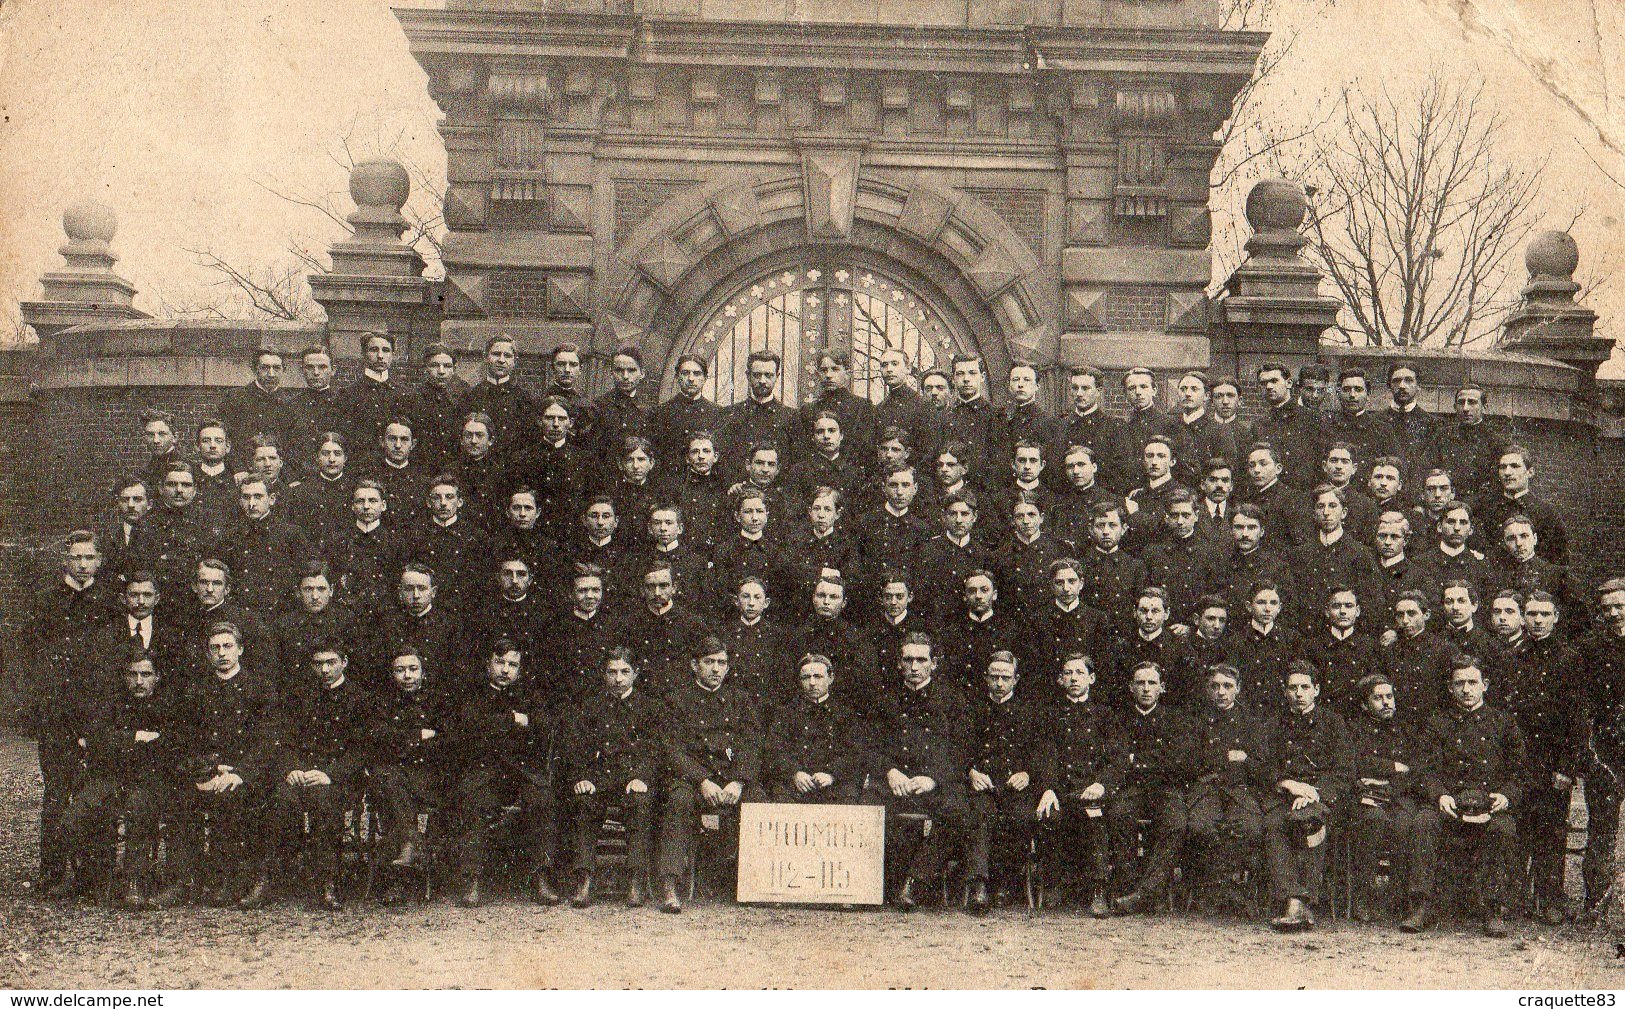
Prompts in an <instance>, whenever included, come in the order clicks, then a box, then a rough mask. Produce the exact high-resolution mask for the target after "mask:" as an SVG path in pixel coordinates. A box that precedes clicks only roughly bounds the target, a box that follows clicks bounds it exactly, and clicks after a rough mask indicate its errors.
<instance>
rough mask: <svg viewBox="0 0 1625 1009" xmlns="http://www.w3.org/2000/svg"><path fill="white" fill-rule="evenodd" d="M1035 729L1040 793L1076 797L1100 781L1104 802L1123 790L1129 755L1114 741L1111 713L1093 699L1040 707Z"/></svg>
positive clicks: (1118, 728) (1115, 725)
mask: <svg viewBox="0 0 1625 1009" xmlns="http://www.w3.org/2000/svg"><path fill="white" fill-rule="evenodd" d="M1034 728H1035V729H1037V730H1038V738H1037V743H1038V747H1039V755H1038V760H1039V763H1040V766H1039V769H1038V773H1037V778H1038V780H1037V781H1036V782H1035V783H1034V784H1035V785H1036V786H1037V788H1038V790H1039V794H1040V795H1042V794H1043V793H1044V792H1046V791H1053V792H1054V793H1055V794H1056V795H1058V796H1067V795H1077V794H1078V793H1079V792H1081V791H1083V790H1084V789H1086V788H1088V787H1089V786H1090V785H1093V784H1095V783H1096V782H1099V783H1100V784H1101V785H1104V786H1105V787H1106V793H1105V795H1103V796H1101V798H1102V800H1104V799H1107V798H1110V797H1111V795H1112V793H1113V792H1115V791H1117V789H1118V788H1120V787H1121V786H1122V784H1123V776H1124V773H1125V771H1126V768H1127V763H1126V762H1127V756H1128V751H1127V750H1125V749H1123V743H1122V742H1121V740H1120V739H1119V736H1120V733H1121V726H1120V724H1119V716H1118V714H1117V711H1116V709H1114V708H1112V707H1111V706H1109V705H1106V704H1102V703H1101V702H1100V701H1098V700H1096V699H1094V698H1093V697H1090V698H1089V699H1088V700H1083V701H1073V700H1070V699H1068V698H1065V697H1063V698H1062V699H1060V700H1059V701H1055V702H1053V703H1051V704H1049V705H1047V706H1045V708H1044V709H1043V711H1042V712H1041V715H1040V721H1039V722H1038V723H1037V724H1036V725H1035V726H1034Z"/></svg>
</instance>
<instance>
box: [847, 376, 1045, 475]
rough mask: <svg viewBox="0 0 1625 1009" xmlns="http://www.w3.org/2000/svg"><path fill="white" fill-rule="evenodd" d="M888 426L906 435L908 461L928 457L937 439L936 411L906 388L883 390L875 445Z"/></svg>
mask: <svg viewBox="0 0 1625 1009" xmlns="http://www.w3.org/2000/svg"><path fill="white" fill-rule="evenodd" d="M888 427H900V428H902V429H903V430H904V431H906V432H908V445H909V448H910V450H911V452H910V458H912V459H914V460H916V461H918V460H921V459H929V458H931V453H932V451H934V450H935V448H936V439H937V431H936V411H934V410H933V409H932V408H931V405H930V404H929V403H927V402H926V401H925V399H924V397H922V396H921V395H920V394H919V392H918V391H916V390H914V389H911V388H909V387H908V386H907V385H900V386H898V387H897V388H895V389H887V390H886V398H884V399H882V400H881V401H880V403H879V405H877V406H876V407H875V423H874V429H875V430H874V440H875V442H876V443H877V444H878V443H879V441H880V438H881V436H882V435H883V434H885V433H886V428H888ZM842 430H843V431H844V430H845V428H844V427H843V428H842ZM1045 458H1048V456H1047V455H1046V456H1045Z"/></svg>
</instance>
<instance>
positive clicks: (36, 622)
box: [25, 578, 122, 721]
mask: <svg viewBox="0 0 1625 1009" xmlns="http://www.w3.org/2000/svg"><path fill="white" fill-rule="evenodd" d="M32 612H33V619H32V620H31V621H30V622H29V624H28V631H27V635H28V636H27V638H26V640H27V641H29V642H30V647H29V649H28V651H27V654H28V656H29V658H30V661H29V663H28V664H27V665H26V666H25V675H26V676H27V677H28V684H29V694H28V701H29V702H30V706H31V708H32V713H33V715H34V716H35V719H36V720H37V721H49V720H50V717H51V713H52V712H53V711H54V710H55V709H57V708H60V707H61V705H62V704H63V703H64V702H66V701H68V700H69V699H70V698H71V697H72V696H73V693H74V691H73V690H72V689H71V688H70V687H69V680H68V676H69V673H70V672H71V662H72V659H73V655H74V652H75V650H76V649H75V644H76V642H77V641H78V640H79V639H81V638H82V637H83V636H85V635H86V634H88V633H90V632H91V631H92V630H93V629H95V628H97V627H100V626H102V625H104V624H109V623H112V622H113V620H114V619H115V618H119V619H122V611H121V610H120V609H119V608H118V607H117V606H115V605H114V602H113V596H112V593H111V591H109V588H108V583H107V582H106V581H103V580H102V579H100V578H98V579H96V580H95V581H93V582H91V584H90V586H89V587H88V588H85V589H74V588H72V587H71V586H69V585H68V583H67V581H66V580H65V579H62V578H58V579H57V580H56V582H55V583H54V584H52V585H51V586H50V587H48V588H45V589H42V590H40V591H39V592H37V593H35V595H34V609H33V611H32Z"/></svg>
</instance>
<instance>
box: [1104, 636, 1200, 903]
mask: <svg viewBox="0 0 1625 1009" xmlns="http://www.w3.org/2000/svg"><path fill="white" fill-rule="evenodd" d="M1124 682H1126V684H1127V689H1126V690H1125V691H1124V694H1125V695H1126V696H1124V697H1122V698H1120V699H1118V700H1117V702H1116V703H1117V705H1118V719H1117V724H1118V736H1117V744H1116V745H1117V751H1118V753H1119V754H1120V757H1119V759H1120V760H1121V762H1122V773H1121V779H1120V782H1121V784H1120V785H1119V787H1117V788H1115V789H1114V790H1113V794H1112V796H1111V798H1110V800H1109V801H1108V802H1107V805H1106V827H1107V829H1108V830H1109V831H1110V833H1111V842H1112V874H1111V892H1112V895H1113V899H1112V909H1113V910H1114V911H1116V912H1117V913H1118V914H1134V913H1137V912H1140V911H1150V910H1152V909H1153V908H1154V907H1155V906H1156V904H1157V899H1158V898H1159V897H1160V896H1161V895H1162V893H1163V892H1164V890H1165V889H1166V888H1167V886H1168V885H1169V884H1170V883H1171V882H1173V870H1174V865H1175V862H1176V860H1177V857H1178V854H1179V850H1180V848H1181V847H1182V846H1183V845H1184V843H1185V833H1186V830H1187V827H1188V820H1187V813H1188V810H1187V809H1186V806H1185V803H1184V801H1183V795H1184V791H1185V788H1186V786H1187V785H1189V784H1190V774H1191V764H1190V751H1191V746H1192V745H1193V742H1194V739H1193V731H1194V723H1193V722H1192V720H1191V717H1190V715H1189V714H1187V713H1186V712H1185V711H1184V710H1183V709H1181V708H1179V707H1176V706H1174V705H1173V704H1172V703H1171V702H1170V701H1166V700H1164V692H1165V689H1166V686H1167V680H1165V679H1164V677H1163V670H1162V668H1161V667H1160V666H1158V665H1157V664H1156V663H1155V662H1141V663H1140V664H1139V665H1137V666H1135V668H1133V669H1131V670H1129V671H1128V675H1127V677H1126V680H1125V681H1124ZM1146 820H1149V821H1151V830H1150V834H1149V837H1147V838H1146V839H1145V843H1144V854H1143V855H1142V854H1141V850H1142V848H1141V838H1140V823H1141V822H1142V821H1146Z"/></svg>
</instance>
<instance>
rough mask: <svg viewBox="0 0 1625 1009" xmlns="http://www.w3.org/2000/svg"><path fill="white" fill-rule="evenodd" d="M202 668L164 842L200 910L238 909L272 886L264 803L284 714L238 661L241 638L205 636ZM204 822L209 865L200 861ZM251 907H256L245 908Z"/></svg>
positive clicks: (226, 627) (266, 681)
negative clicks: (176, 807) (174, 806)
mask: <svg viewBox="0 0 1625 1009" xmlns="http://www.w3.org/2000/svg"><path fill="white" fill-rule="evenodd" d="M204 640H205V646H204V654H205V656H206V667H205V669H203V670H202V671H200V672H199V673H198V674H197V675H195V676H193V677H191V678H190V679H189V680H188V682H187V684H186V692H187V700H186V704H187V707H188V709H189V710H190V711H191V712H192V714H193V717H194V718H195V723H194V731H193V732H192V733H191V737H190V740H189V742H190V745H189V746H188V748H187V750H186V752H185V753H184V754H183V756H182V761H181V768H182V773H183V774H184V775H185V778H186V783H185V784H184V785H183V786H182V788H181V789H180V796H179V802H180V812H179V813H178V814H177V817H176V823H175V825H174V826H175V829H174V831H172V833H171V834H170V837H169V841H170V843H171V849H170V850H171V858H172V860H173V859H174V853H175V852H176V851H179V852H180V853H181V860H180V862H179V865H180V867H181V868H180V871H179V872H177V873H176V876H177V878H179V879H181V881H182V884H183V887H185V888H186V889H190V888H191V887H192V885H193V884H194V883H197V884H199V885H200V886H201V890H199V891H198V896H199V898H200V899H201V901H202V902H203V903H205V904H208V905H211V906H216V907H225V906H234V905H238V904H239V903H240V902H241V901H243V900H247V899H248V897H250V896H251V895H253V894H254V893H255V892H256V891H258V893H259V895H260V899H261V900H263V897H264V893H265V891H266V888H267V887H268V886H269V882H270V881H269V875H268V873H267V864H266V856H267V850H266V840H267V832H266V829H265V828H266V823H265V812H266V804H267V803H268V802H269V801H270V798H271V791H272V788H273V785H274V783H273V776H274V774H275V770H276V756H277V748H278V741H277V739H278V735H279V733H280V732H281V725H282V708H281V705H280V704H279V703H278V701H277V692H276V685H275V683H274V682H273V680H272V678H271V675H270V674H269V673H266V672H262V671H261V670H258V669H256V668H254V667H252V666H250V665H248V664H247V663H245V662H244V661H243V659H244V636H243V632H242V630H241V629H239V628H238V627H237V626H236V625H235V624H231V623H227V622H225V621H221V622H218V623H215V624H212V625H210V627H209V628H208V629H207V631H206V632H205V637H204ZM205 823H206V824H207V830H208V838H209V852H208V857H207V859H203V858H202V857H201V852H202V850H203V838H204V829H205ZM249 906H253V902H250V905H249Z"/></svg>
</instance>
